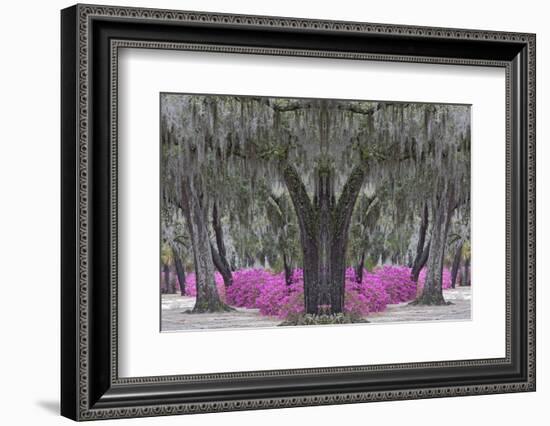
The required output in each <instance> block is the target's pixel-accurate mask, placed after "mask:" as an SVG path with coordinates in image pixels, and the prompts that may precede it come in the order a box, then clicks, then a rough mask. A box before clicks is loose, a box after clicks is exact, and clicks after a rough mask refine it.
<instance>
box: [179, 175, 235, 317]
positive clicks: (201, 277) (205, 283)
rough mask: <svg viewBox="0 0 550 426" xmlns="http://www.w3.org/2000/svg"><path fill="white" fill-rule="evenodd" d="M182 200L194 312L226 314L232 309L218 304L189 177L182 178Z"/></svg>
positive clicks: (200, 216)
mask: <svg viewBox="0 0 550 426" xmlns="http://www.w3.org/2000/svg"><path fill="white" fill-rule="evenodd" d="M181 198H182V204H183V205H182V206H181V207H182V210H183V212H184V214H185V216H186V219H187V220H186V223H187V226H188V229H189V235H190V237H191V246H192V248H193V262H194V264H195V275H196V288H197V298H196V301H195V307H194V308H193V312H196V313H201V312H220V311H227V310H229V309H231V308H229V307H228V306H227V305H226V304H225V303H223V302H222V301H221V299H220V296H219V294H218V289H217V287H216V281H215V279H214V261H213V259H212V252H211V248H210V238H209V236H208V228H207V226H206V214H205V209H204V208H203V206H202V204H201V200H200V198H199V195H198V194H197V191H196V189H195V187H194V182H193V180H192V179H191V178H190V177H187V176H186V177H184V178H183V182H182V197H181Z"/></svg>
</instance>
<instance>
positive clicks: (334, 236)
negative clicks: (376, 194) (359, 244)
mask: <svg viewBox="0 0 550 426" xmlns="http://www.w3.org/2000/svg"><path fill="white" fill-rule="evenodd" d="M281 172H282V176H283V179H284V182H285V185H286V187H287V189H288V191H289V193H290V197H291V199H292V203H293V205H294V210H295V211H296V215H297V217H298V225H299V228H300V243H301V246H302V253H303V271H304V304H305V311H306V313H308V314H321V313H331V314H335V313H341V312H342V311H343V310H344V285H345V269H346V268H345V259H346V249H347V242H348V234H349V227H350V222H351V214H352V212H353V208H354V206H355V202H356V201H357V196H358V195H359V192H360V190H361V188H362V186H363V183H364V180H365V177H366V172H365V170H364V167H363V166H357V167H356V168H355V169H354V170H353V171H352V173H351V174H350V176H349V178H348V180H347V182H346V184H345V185H344V187H343V190H342V194H341V195H340V198H339V200H338V202H336V201H335V195H334V172H333V170H332V169H331V168H330V167H329V166H325V167H323V166H321V167H318V169H317V170H316V178H315V184H316V185H315V196H314V200H313V202H311V200H310V198H309V196H308V194H307V191H306V189H305V186H304V184H303V182H302V181H301V179H300V176H299V175H298V172H297V171H296V169H295V168H294V167H293V166H292V165H290V164H288V163H284V164H283V165H282V167H281Z"/></svg>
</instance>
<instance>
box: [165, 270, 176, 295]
mask: <svg viewBox="0 0 550 426" xmlns="http://www.w3.org/2000/svg"><path fill="white" fill-rule="evenodd" d="M162 272H163V275H164V291H165V292H166V293H168V294H172V293H174V292H173V291H172V285H171V283H170V266H169V265H168V264H167V263H165V264H163V265H162Z"/></svg>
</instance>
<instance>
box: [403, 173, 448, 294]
mask: <svg viewBox="0 0 550 426" xmlns="http://www.w3.org/2000/svg"><path fill="white" fill-rule="evenodd" d="M442 186H443V188H442V190H441V191H440V192H439V194H438V195H437V196H436V197H435V199H434V200H433V209H432V210H433V223H432V232H431V238H430V254H429V256H428V266H427V272H426V279H425V281H424V288H423V289H422V294H421V295H420V296H419V297H418V298H417V299H416V301H415V302H413V303H416V304H420V305H445V304H447V303H446V302H445V299H444V298H443V286H442V281H443V259H444V257H445V244H446V242H447V234H448V232H449V225H450V220H451V215H452V212H453V210H454V207H453V206H454V204H455V202H454V184H453V183H452V182H444V183H443V184H442Z"/></svg>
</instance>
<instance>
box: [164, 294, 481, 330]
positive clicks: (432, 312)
mask: <svg viewBox="0 0 550 426" xmlns="http://www.w3.org/2000/svg"><path fill="white" fill-rule="evenodd" d="M471 294H472V293H471V287H458V288H456V289H449V290H444V291H443V295H444V297H445V300H447V301H450V302H452V303H453V304H452V305H448V306H410V305H409V304H408V302H405V303H399V304H396V305H388V308H387V309H386V310H385V311H384V312H378V313H376V314H372V315H370V316H369V317H367V320H368V321H369V322H370V323H371V324H379V323H390V322H417V321H457V320H468V319H470V318H471ZM194 304H195V298H194V297H182V296H179V295H176V294H163V295H162V326H161V328H162V331H184V330H204V329H220V328H257V327H275V326H277V325H279V324H280V323H281V320H279V319H277V318H273V317H265V316H263V315H260V313H259V310H258V309H247V308H236V311H234V312H220V313H213V314H189V313H185V311H188V310H191V309H193V306H194Z"/></svg>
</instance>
